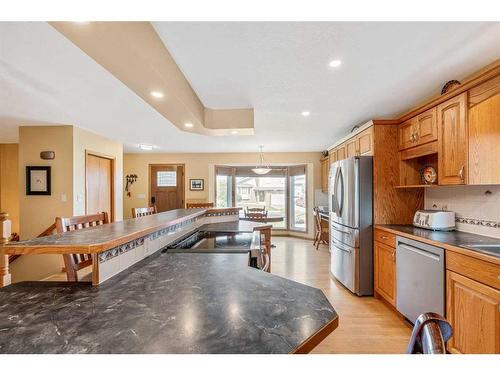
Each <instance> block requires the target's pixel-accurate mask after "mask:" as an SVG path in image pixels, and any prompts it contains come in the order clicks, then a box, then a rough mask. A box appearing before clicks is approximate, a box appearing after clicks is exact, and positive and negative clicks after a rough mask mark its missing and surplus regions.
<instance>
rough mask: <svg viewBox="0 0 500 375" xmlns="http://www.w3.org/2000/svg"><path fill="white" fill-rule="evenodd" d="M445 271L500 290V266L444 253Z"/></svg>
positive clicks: (449, 252)
mask: <svg viewBox="0 0 500 375" xmlns="http://www.w3.org/2000/svg"><path fill="white" fill-rule="evenodd" d="M446 269H448V270H451V271H453V272H456V273H459V274H461V275H464V276H467V277H469V278H471V279H473V280H476V281H479V282H481V283H483V284H486V285H488V286H491V287H492V288H496V289H500V266H497V265H496V264H493V263H489V262H485V261H483V260H480V259H476V258H473V257H470V256H467V255H463V254H458V253H455V252H453V251H447V252H446Z"/></svg>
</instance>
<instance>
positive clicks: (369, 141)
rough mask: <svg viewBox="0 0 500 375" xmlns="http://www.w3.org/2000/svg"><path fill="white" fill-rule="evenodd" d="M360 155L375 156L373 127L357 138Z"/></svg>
mask: <svg viewBox="0 0 500 375" xmlns="http://www.w3.org/2000/svg"><path fill="white" fill-rule="evenodd" d="M356 139H357V143H358V155H373V126H372V127H370V128H368V129H366V130H363V131H362V132H361V133H359V134H358V135H357V136H356Z"/></svg>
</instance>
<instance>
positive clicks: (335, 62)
mask: <svg viewBox="0 0 500 375" xmlns="http://www.w3.org/2000/svg"><path fill="white" fill-rule="evenodd" d="M341 64H342V61H340V60H332V61H330V64H328V65H330V68H336V67H338V66H340V65H341Z"/></svg>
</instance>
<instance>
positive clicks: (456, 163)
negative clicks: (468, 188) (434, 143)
mask: <svg viewBox="0 0 500 375" xmlns="http://www.w3.org/2000/svg"><path fill="white" fill-rule="evenodd" d="M437 119H438V165H439V173H438V181H439V184H440V185H461V184H465V183H467V173H468V168H467V162H468V134H467V93H466V92H464V93H462V94H460V95H458V96H455V97H453V98H451V99H449V100H447V101H446V102H444V103H442V104H440V105H438V107H437Z"/></svg>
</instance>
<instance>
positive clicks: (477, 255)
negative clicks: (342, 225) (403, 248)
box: [374, 225, 500, 266]
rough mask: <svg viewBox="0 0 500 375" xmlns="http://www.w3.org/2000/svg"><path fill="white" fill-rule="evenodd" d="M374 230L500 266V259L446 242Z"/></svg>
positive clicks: (378, 227) (382, 228)
mask: <svg viewBox="0 0 500 375" xmlns="http://www.w3.org/2000/svg"><path fill="white" fill-rule="evenodd" d="M374 228H375V229H380V230H384V231H386V232H389V233H393V234H396V235H398V236H401V237H406V238H410V239H412V240H415V241H419V242H424V243H427V244H429V245H433V246H438V247H442V248H444V249H445V250H448V251H454V252H456V253H460V254H463V255H467V256H470V257H473V258H476V259H480V260H484V261H485V262H490V263H494V264H496V265H499V266H500V258H497V257H494V256H491V255H487V254H483V253H479V252H477V251H474V250H469V249H465V248H463V247H458V246H453V245H450V244H447V243H445V242H439V241H434V240H429V239H427V238H424V237H419V236H415V235H413V234H408V233H405V232H401V231H398V230H397V229H392V228H387V227H384V226H383V225H375V226H374ZM499 241H500V239H499Z"/></svg>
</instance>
